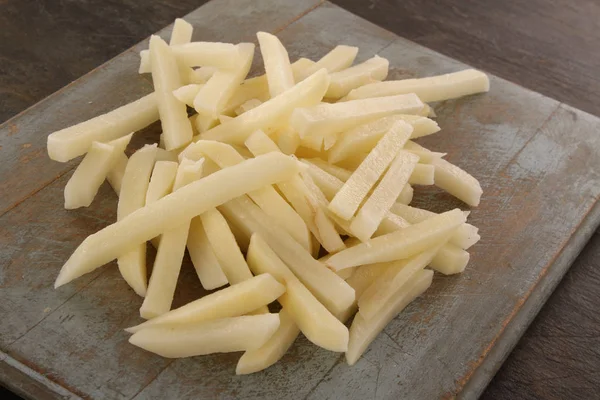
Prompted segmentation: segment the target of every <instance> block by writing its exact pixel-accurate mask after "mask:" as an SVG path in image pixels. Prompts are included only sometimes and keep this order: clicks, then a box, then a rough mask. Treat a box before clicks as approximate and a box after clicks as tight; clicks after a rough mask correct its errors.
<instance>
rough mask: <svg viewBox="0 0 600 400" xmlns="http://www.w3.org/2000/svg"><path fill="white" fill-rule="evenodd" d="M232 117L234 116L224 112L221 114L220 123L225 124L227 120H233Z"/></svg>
mask: <svg viewBox="0 0 600 400" xmlns="http://www.w3.org/2000/svg"><path fill="white" fill-rule="evenodd" d="M232 119H233V117H230V116H229V115H222V114H221V115H219V123H220V124H223V123H225V122H227V121H229V120H232Z"/></svg>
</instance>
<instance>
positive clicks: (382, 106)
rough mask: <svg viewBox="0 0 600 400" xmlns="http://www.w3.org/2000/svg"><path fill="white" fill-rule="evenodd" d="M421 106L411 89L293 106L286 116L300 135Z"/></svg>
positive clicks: (328, 131) (340, 128) (322, 133)
mask: <svg viewBox="0 0 600 400" xmlns="http://www.w3.org/2000/svg"><path fill="white" fill-rule="evenodd" d="M422 108H423V103H422V102H421V100H419V98H418V97H417V96H415V95H414V94H412V93H411V94H405V95H399V96H389V97H377V98H371V99H364V100H354V101H347V102H343V103H333V104H329V103H321V104H319V105H315V106H312V107H298V108H296V109H295V110H294V112H293V113H292V115H291V117H290V125H291V126H292V128H294V129H295V130H297V131H298V133H299V134H300V137H301V138H303V137H305V136H324V137H325V136H328V135H335V134H338V133H340V132H344V131H346V130H348V129H352V128H354V127H356V126H358V125H361V124H364V123H367V122H370V121H374V120H377V119H380V118H382V117H386V116H388V115H394V114H412V113H416V112H418V111H419V110H421V109H422ZM411 132H412V129H411Z"/></svg>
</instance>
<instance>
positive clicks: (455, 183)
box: [431, 158, 483, 207]
mask: <svg viewBox="0 0 600 400" xmlns="http://www.w3.org/2000/svg"><path fill="white" fill-rule="evenodd" d="M431 164H432V165H433V166H434V167H435V185H436V186H437V187H439V188H440V189H443V190H445V191H446V192H448V193H450V194H451V195H452V196H454V197H456V198H457V199H459V200H462V201H464V202H465V203H467V204H468V205H470V206H473V207H476V206H478V205H479V201H480V200H481V194H482V193H483V190H482V189H481V186H480V185H479V181H477V179H475V178H474V177H473V176H472V175H471V174H469V173H468V172H466V171H464V170H463V169H461V168H459V167H457V166H456V165H454V164H452V163H450V162H448V161H446V160H444V159H442V158H440V159H437V160H433V161H432V163H431Z"/></svg>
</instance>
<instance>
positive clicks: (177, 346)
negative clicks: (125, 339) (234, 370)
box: [129, 314, 279, 358]
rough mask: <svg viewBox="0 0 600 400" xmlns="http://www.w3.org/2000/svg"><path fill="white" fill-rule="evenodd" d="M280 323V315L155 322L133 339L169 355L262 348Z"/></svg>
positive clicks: (182, 355)
mask: <svg viewBox="0 0 600 400" xmlns="http://www.w3.org/2000/svg"><path fill="white" fill-rule="evenodd" d="M278 327H279V315H277V314H261V315H251V316H241V317H233V318H224V319H220V320H216V321H209V322H206V323H204V324H200V325H185V326H181V327H176V328H172V327H163V326H155V327H150V328H145V329H143V330H141V331H139V332H136V333H135V334H133V336H131V337H130V338H129V343H131V344H133V345H135V346H138V347H141V348H142V349H144V350H147V351H150V352H152V353H156V354H158V355H160V356H163V357H167V358H180V357H192V356H200V355H204V354H211V353H228V352H234V351H245V350H252V349H258V348H260V347H261V346H262V345H264V344H265V343H266V342H267V340H269V338H270V337H271V336H272V335H273V333H275V331H276V330H277V328H278Z"/></svg>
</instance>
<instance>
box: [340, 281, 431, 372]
mask: <svg viewBox="0 0 600 400" xmlns="http://www.w3.org/2000/svg"><path fill="white" fill-rule="evenodd" d="M432 279H433V271H428V270H425V271H420V272H419V273H418V274H416V276H414V277H413V278H412V279H411V280H410V281H409V282H407V283H406V285H405V287H406V290H405V288H404V287H402V288H400V289H399V290H398V292H397V293H396V296H395V297H394V299H393V301H391V302H390V303H386V304H381V305H380V310H379V313H378V314H377V316H376V317H375V318H372V319H366V318H364V317H363V316H362V315H361V313H360V311H359V313H358V314H356V316H355V317H354V321H352V325H351V326H350V341H349V344H348V351H347V352H346V361H347V362H348V365H354V364H355V363H356V361H358V359H359V358H360V356H361V355H362V354H363V353H364V352H365V350H366V349H367V347H369V344H371V342H372V341H373V340H375V338H376V337H377V335H378V334H379V333H380V332H381V331H382V330H383V328H385V326H386V325H387V324H388V323H389V322H390V321H391V320H392V319H394V318H395V317H396V315H398V314H399V313H400V312H401V311H402V310H404V309H405V308H406V306H408V305H409V304H410V303H411V302H412V301H413V300H414V299H416V298H417V297H419V296H420V295H421V294H423V292H425V291H426V290H427V289H428V288H429V286H431V282H432Z"/></svg>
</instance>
